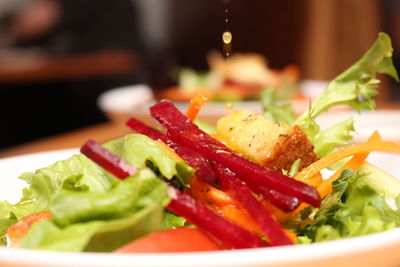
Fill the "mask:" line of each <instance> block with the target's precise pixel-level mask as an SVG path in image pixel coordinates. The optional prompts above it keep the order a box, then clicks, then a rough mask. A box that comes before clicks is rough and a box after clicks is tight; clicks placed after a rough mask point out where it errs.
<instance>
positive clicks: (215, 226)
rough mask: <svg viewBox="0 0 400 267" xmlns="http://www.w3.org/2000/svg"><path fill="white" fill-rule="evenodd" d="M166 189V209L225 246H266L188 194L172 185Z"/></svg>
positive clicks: (238, 247) (256, 237)
mask: <svg viewBox="0 0 400 267" xmlns="http://www.w3.org/2000/svg"><path fill="white" fill-rule="evenodd" d="M168 190H169V191H170V193H169V195H170V197H171V198H172V200H171V202H170V203H169V204H168V206H167V209H168V210H170V211H172V212H173V213H175V214H177V215H179V216H182V217H185V218H186V219H187V220H188V221H189V222H191V223H193V224H195V225H197V226H198V227H200V228H201V229H202V230H203V231H205V232H207V233H209V234H211V235H212V236H214V237H215V238H216V239H218V240H220V241H222V242H223V243H224V244H225V245H226V246H228V247H231V248H236V249H241V248H256V247H265V246H267V243H266V242H264V241H262V240H261V239H260V238H259V237H258V236H256V235H254V234H252V233H250V232H249V231H247V230H245V229H243V228H241V227H239V226H237V225H236V224H234V223H232V222H230V221H228V220H226V219H224V218H223V217H221V216H219V215H217V214H216V213H214V212H212V211H211V210H209V209H208V208H206V207H205V206H203V205H202V204H201V203H200V202H198V201H196V200H195V199H193V198H192V197H190V196H189V195H186V194H184V193H182V192H180V191H179V190H177V189H175V188H174V187H172V186H170V187H169V188H168Z"/></svg>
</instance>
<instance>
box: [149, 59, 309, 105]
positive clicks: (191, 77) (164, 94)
mask: <svg viewBox="0 0 400 267" xmlns="http://www.w3.org/2000/svg"><path fill="white" fill-rule="evenodd" d="M207 61H208V65H209V70H208V71H207V72H197V71H195V70H193V69H190V68H181V69H179V71H178V72H177V75H176V76H177V77H176V80H177V86H176V87H171V88H167V89H165V90H161V91H159V92H156V96H157V98H159V99H162V98H167V99H170V100H173V101H189V100H190V99H192V98H193V97H194V96H195V95H196V93H197V92H199V91H201V92H202V93H204V94H205V95H207V97H208V98H210V99H211V100H212V101H237V100H256V99H259V95H260V92H261V91H263V89H265V88H270V87H273V88H275V89H276V91H277V95H278V97H279V99H281V100H292V99H302V97H303V96H302V95H301V94H300V92H299V91H300V90H299V84H298V82H299V77H300V71H299V69H298V67H297V66H295V65H288V66H286V67H285V68H283V69H282V70H278V69H271V68H270V67H269V66H268V61H267V59H266V58H265V57H264V56H262V55H260V54H255V53H235V54H232V55H231V56H229V59H226V58H225V57H224V56H223V55H221V54H220V53H217V52H215V51H213V52H210V53H209V54H208V56H207Z"/></svg>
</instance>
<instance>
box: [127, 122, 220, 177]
mask: <svg viewBox="0 0 400 267" xmlns="http://www.w3.org/2000/svg"><path fill="white" fill-rule="evenodd" d="M126 125H127V126H128V127H130V128H131V129H132V130H134V131H135V132H137V133H140V134H143V135H146V136H148V137H150V138H151V139H153V140H161V141H163V142H164V143H165V144H166V145H167V146H169V147H170V148H171V149H172V150H174V151H175V153H176V154H178V155H179V156H180V157H181V158H182V159H183V160H184V161H185V162H186V163H187V164H189V165H190V166H192V167H193V168H195V169H196V176H197V177H198V178H199V179H201V180H203V181H205V182H207V183H209V184H214V183H215V181H216V175H215V173H214V171H213V169H212V167H211V165H210V163H209V162H208V160H207V159H205V158H203V157H202V156H200V155H199V154H198V153H196V152H195V151H193V150H192V149H189V148H186V147H183V146H180V145H178V144H176V143H175V142H173V141H172V140H171V139H169V138H168V137H167V136H166V135H165V134H162V133H161V132H160V131H157V130H156V129H154V128H152V127H150V126H148V125H146V124H144V123H143V122H141V121H139V120H137V119H135V118H130V119H129V120H128V121H127V122H126Z"/></svg>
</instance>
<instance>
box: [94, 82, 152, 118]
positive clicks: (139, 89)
mask: <svg viewBox="0 0 400 267" xmlns="http://www.w3.org/2000/svg"><path fill="white" fill-rule="evenodd" d="M151 103H154V97H153V92H152V90H151V88H150V87H149V86H147V85H145V84H137V85H129V86H123V87H118V88H114V89H111V90H108V91H106V92H104V93H102V94H101V95H100V96H99V98H98V100H97V104H98V106H99V108H100V109H101V110H102V111H103V112H104V113H105V114H106V115H107V116H108V117H109V118H110V119H111V120H113V121H115V120H117V121H121V120H125V119H126V118H128V117H130V116H133V115H135V114H137V113H143V112H144V111H145V110H147V107H148V106H149V105H150V104H151Z"/></svg>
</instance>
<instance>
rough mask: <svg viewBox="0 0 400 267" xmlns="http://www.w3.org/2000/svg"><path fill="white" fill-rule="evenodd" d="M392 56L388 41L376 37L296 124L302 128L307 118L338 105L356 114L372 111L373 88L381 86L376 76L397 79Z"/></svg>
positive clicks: (385, 38)
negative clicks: (348, 108) (350, 108)
mask: <svg viewBox="0 0 400 267" xmlns="http://www.w3.org/2000/svg"><path fill="white" fill-rule="evenodd" d="M392 54H393V48H392V43H391V40H390V37H389V36H388V35H387V34H385V33H379V36H378V39H377V40H376V42H375V43H374V44H373V46H372V47H371V48H370V49H369V50H368V51H367V53H366V54H365V55H364V56H363V57H362V58H361V59H360V60H359V61H357V62H356V63H355V64H354V65H353V66H351V67H350V68H348V69H347V70H345V71H344V72H343V73H341V74H340V75H339V76H338V77H336V78H335V79H334V80H332V81H331V82H330V83H329V84H328V86H327V87H326V89H325V90H324V92H323V93H322V95H321V96H320V97H318V98H317V99H315V100H314V101H313V103H312V104H311V108H310V110H308V111H306V112H305V113H303V114H302V115H301V116H300V117H299V118H297V120H296V122H295V124H298V125H302V122H303V120H304V118H305V117H307V116H309V115H308V114H310V116H311V118H315V117H316V116H318V115H319V114H321V113H322V112H325V111H327V110H329V109H330V108H331V107H333V106H336V105H341V104H344V105H349V106H351V107H353V108H354V109H355V110H358V111H360V110H364V109H368V110H372V109H373V108H374V107H375V102H374V100H373V99H372V97H373V96H375V95H376V94H377V91H376V87H377V86H378V84H379V83H380V81H379V80H378V79H377V78H376V75H377V74H378V73H381V74H387V75H389V76H391V77H393V78H394V79H396V80H398V79H399V78H398V75H397V72H396V69H395V68H394V65H393V62H392Z"/></svg>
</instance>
